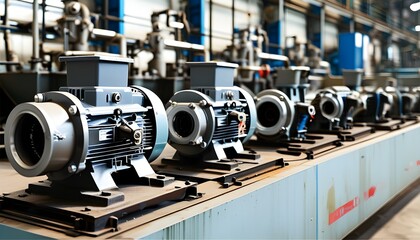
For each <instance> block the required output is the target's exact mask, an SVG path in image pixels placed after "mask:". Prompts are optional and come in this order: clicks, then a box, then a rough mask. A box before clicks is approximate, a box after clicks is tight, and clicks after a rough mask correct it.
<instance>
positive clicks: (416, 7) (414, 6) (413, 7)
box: [410, 2, 420, 12]
mask: <svg viewBox="0 0 420 240" xmlns="http://www.w3.org/2000/svg"><path fill="white" fill-rule="evenodd" d="M410 9H411V11H413V12H417V11H418V10H420V2H416V3H413V4H411V5H410Z"/></svg>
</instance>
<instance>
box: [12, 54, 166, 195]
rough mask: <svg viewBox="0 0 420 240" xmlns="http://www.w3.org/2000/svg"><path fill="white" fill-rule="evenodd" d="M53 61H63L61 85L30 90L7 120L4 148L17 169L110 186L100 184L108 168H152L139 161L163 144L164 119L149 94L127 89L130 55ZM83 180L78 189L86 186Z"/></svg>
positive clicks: (142, 172)
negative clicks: (64, 81) (64, 78)
mask: <svg viewBox="0 0 420 240" xmlns="http://www.w3.org/2000/svg"><path fill="white" fill-rule="evenodd" d="M60 60H61V61H66V64H67V69H68V87H65V88H61V89H60V91H55V92H46V93H41V94H37V95H36V96H35V102H28V103H22V104H20V105H18V106H17V107H16V108H15V109H14V110H13V111H12V112H11V113H10V116H9V118H8V120H7V123H6V129H5V139H6V153H7V156H8V158H9V161H10V163H11V164H12V166H13V167H14V168H15V169H16V171H18V172H19V173H20V174H22V175H24V176H28V177H32V176H39V175H45V174H46V175H47V176H48V178H49V180H52V181H58V182H60V181H65V180H68V181H73V183H74V184H75V185H77V184H80V185H83V183H80V182H79V183H78V181H81V182H83V181H85V178H86V179H87V178H89V179H90V178H93V179H94V180H93V182H94V183H95V184H96V185H97V186H96V187H93V188H92V189H95V190H97V189H106V188H112V187H115V184H114V182H113V181H111V180H109V181H104V180H106V179H108V178H110V177H111V176H110V174H111V173H112V172H116V171H119V170H125V169H129V168H133V169H134V170H135V171H136V172H137V174H138V175H139V176H143V175H147V174H151V173H154V172H153V170H152V169H151V168H150V166H146V165H148V164H145V163H144V160H145V159H147V160H148V161H152V160H154V159H155V158H157V157H158V156H159V154H160V153H161V151H162V150H163V148H164V147H165V145H166V141H167V136H168V132H167V118H166V114H165V109H164V107H163V104H162V102H161V101H160V100H159V98H158V97H157V96H156V95H155V94H154V93H153V92H151V91H149V90H147V89H145V88H142V87H135V86H133V87H126V84H127V77H128V62H129V60H128V59H119V58H110V57H98V56H95V57H65V58H62V59H60ZM95 76H96V77H95ZM99 85H105V86H99ZM124 85H125V86H124ZM147 160H146V163H147ZM106 176H107V177H106ZM87 182H88V181H87V180H86V181H85V185H86V186H84V187H82V188H87V189H91V187H90V186H89V183H87ZM70 184H72V183H70Z"/></svg>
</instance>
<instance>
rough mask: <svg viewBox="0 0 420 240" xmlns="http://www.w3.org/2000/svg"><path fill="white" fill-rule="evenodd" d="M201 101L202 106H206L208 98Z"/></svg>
mask: <svg viewBox="0 0 420 240" xmlns="http://www.w3.org/2000/svg"><path fill="white" fill-rule="evenodd" d="M199 103H200V106H201V107H205V106H206V105H207V101H206V100H201V101H200V102H199Z"/></svg>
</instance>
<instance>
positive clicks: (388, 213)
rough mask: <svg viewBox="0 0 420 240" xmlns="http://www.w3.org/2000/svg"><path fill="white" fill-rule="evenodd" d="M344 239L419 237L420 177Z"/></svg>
mask: <svg viewBox="0 0 420 240" xmlns="http://www.w3.org/2000/svg"><path fill="white" fill-rule="evenodd" d="M345 239H420V179H419V180H417V181H416V182H414V184H412V185H410V186H409V187H408V188H407V189H406V190H405V191H404V192H403V193H401V194H399V195H398V196H396V197H395V198H394V199H393V200H392V201H390V202H389V204H387V205H386V206H385V207H383V208H382V209H381V210H379V211H378V212H377V213H376V214H375V215H373V216H372V217H370V218H369V219H368V220H367V221H366V222H365V223H363V224H362V225H361V226H359V227H358V228H357V229H356V230H354V231H353V232H351V233H350V234H349V235H348V236H346V238H345Z"/></svg>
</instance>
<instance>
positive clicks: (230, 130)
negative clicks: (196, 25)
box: [166, 62, 256, 160]
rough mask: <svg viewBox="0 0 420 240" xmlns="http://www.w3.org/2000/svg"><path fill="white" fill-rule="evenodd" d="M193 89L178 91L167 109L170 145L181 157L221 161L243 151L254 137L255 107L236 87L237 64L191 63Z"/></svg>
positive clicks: (247, 94) (248, 97)
mask: <svg viewBox="0 0 420 240" xmlns="http://www.w3.org/2000/svg"><path fill="white" fill-rule="evenodd" d="M189 66H190V71H191V87H192V90H183V91H179V92H177V93H176V94H175V95H174V96H173V97H172V98H171V99H170V101H169V103H168V104H167V106H166V113H167V115H168V122H169V143H170V144H171V145H172V146H173V147H174V148H175V149H176V150H177V154H178V155H179V156H180V157H181V158H198V159H202V160H210V159H222V158H226V156H227V155H229V154H227V153H226V152H225V151H224V150H226V149H228V148H232V149H234V150H235V151H234V152H237V153H238V152H241V151H243V147H242V142H245V141H247V140H248V139H249V138H250V137H251V136H252V135H253V134H254V130H255V125H256V112H255V104H254V101H253V99H252V97H251V95H250V94H249V93H247V92H245V91H244V90H242V89H240V88H238V87H234V86H233V74H234V68H236V67H237V65H236V64H229V63H220V62H218V63H216V62H211V63H189Z"/></svg>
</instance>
